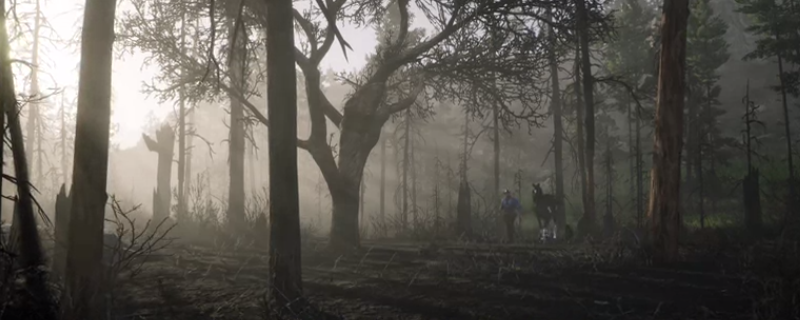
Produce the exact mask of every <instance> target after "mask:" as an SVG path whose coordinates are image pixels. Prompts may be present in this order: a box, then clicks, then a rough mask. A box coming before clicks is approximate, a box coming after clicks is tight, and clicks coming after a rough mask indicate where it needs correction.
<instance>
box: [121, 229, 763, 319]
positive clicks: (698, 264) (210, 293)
mask: <svg viewBox="0 0 800 320" xmlns="http://www.w3.org/2000/svg"><path fill="white" fill-rule="evenodd" d="M322 247H324V244H323V243H321V241H312V240H308V241H306V242H305V243H304V248H303V278H304V283H303V285H304V290H305V293H306V295H307V297H308V300H309V301H310V302H312V303H313V304H314V305H316V306H317V307H319V308H321V309H322V310H325V311H326V312H328V313H331V314H335V315H337V316H338V317H341V318H343V319H465V320H466V319H504V320H513V319H525V320H530V319H554V320H570V319H620V320H624V319H682V320H687V319H754V314H753V312H754V311H753V309H754V306H757V305H759V302H758V301H759V299H761V298H763V297H759V296H763V294H762V293H763V292H762V293H759V292H760V291H758V290H760V289H753V288H762V287H765V286H764V285H761V284H763V283H766V282H764V281H756V282H755V284H756V285H752V284H751V283H754V282H752V281H745V280H747V279H749V278H752V277H750V276H747V275H746V274H748V273H749V272H746V271H744V270H745V269H743V267H742V266H744V265H747V264H748V263H749V262H747V261H751V262H752V261H753V259H752V258H746V259H742V256H741V255H739V256H735V257H734V256H727V255H725V254H723V253H720V252H710V251H703V252H699V251H698V252H697V253H687V255H688V256H687V258H686V259H685V260H686V261H687V262H684V263H681V264H680V265H676V266H674V267H669V268H656V267H650V266H647V265H645V264H642V263H632V262H625V261H623V260H618V259H617V258H616V257H618V256H619V255H618V253H620V252H621V251H620V249H619V248H613V247H608V248H600V247H597V246H589V245H581V246H577V245H572V246H566V245H562V246H557V245H550V246H547V245H488V244H483V245H478V244H468V245H467V244H451V245H447V244H440V245H438V246H436V248H432V247H431V246H430V245H427V244H424V243H408V242H406V243H402V242H388V241H387V242H365V243H364V245H363V249H362V250H360V251H358V252H354V253H352V254H349V255H344V256H332V255H329V254H326V253H324V251H322V250H321V248H322ZM738 251H741V250H738ZM756 251H758V250H756ZM748 252H753V250H750V251H748ZM267 265H268V255H267V252H266V250H263V251H262V250H256V249H247V250H244V249H242V250H233V249H231V248H223V247H215V246H209V245H206V246H201V245H196V244H186V243H184V244H177V243H176V244H173V245H171V246H170V247H169V248H168V249H164V251H163V252H161V253H160V254H159V255H158V256H155V257H151V258H150V259H149V260H148V262H146V263H145V264H144V266H143V269H142V270H143V271H142V273H141V274H139V275H138V276H137V278H136V280H135V281H134V282H133V284H132V285H126V286H125V287H126V288H127V289H125V290H123V291H124V292H122V293H121V294H120V295H119V297H120V298H121V300H123V301H124V302H125V305H126V307H125V308H124V309H126V310H119V309H118V315H120V316H122V317H117V318H118V319H121V318H126V319H192V320H201V319H264V316H263V314H264V313H265V310H266V307H265V304H264V297H265V289H266V288H267V281H268V275H267ZM761 300H763V299H761ZM762 309H763V308H762ZM759 318H761V317H759Z"/></svg>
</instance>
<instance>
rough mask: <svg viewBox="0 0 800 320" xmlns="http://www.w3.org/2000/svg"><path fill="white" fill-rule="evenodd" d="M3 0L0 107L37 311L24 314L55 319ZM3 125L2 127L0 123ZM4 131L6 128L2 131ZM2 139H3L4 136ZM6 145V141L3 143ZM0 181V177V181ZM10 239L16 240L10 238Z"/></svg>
mask: <svg viewBox="0 0 800 320" xmlns="http://www.w3.org/2000/svg"><path fill="white" fill-rule="evenodd" d="M5 4H6V3H5V1H0V108H2V109H0V111H2V112H3V113H4V116H5V118H6V119H8V129H9V136H10V140H11V153H12V155H13V159H14V172H15V174H16V185H17V195H18V199H17V208H16V209H15V210H14V212H15V216H14V219H15V220H18V221H19V223H18V231H19V235H18V237H15V238H18V239H19V250H18V251H17V252H18V253H19V266H20V267H21V270H22V272H23V273H22V276H23V277H24V279H25V289H27V292H28V293H29V294H30V296H29V297H30V298H32V300H33V301H34V304H33V305H34V306H35V308H34V310H28V311H29V312H34V311H35V312H37V313H38V314H36V315H33V314H29V315H27V316H29V317H31V318H35V317H37V316H38V318H40V319H45V320H55V319H56V312H55V308H54V307H55V303H54V302H53V300H52V295H51V292H50V289H49V287H48V284H47V277H46V272H44V270H46V269H45V257H44V253H43V252H42V244H41V240H40V238H39V231H38V229H37V227H36V219H35V217H34V209H33V196H32V194H31V185H30V182H31V181H30V176H29V174H28V162H27V159H26V158H25V156H26V155H25V145H24V141H23V140H24V138H23V136H22V125H21V124H20V120H19V105H18V101H17V99H16V92H15V91H14V75H13V74H12V72H11V59H10V56H9V51H10V44H9V38H8V31H7V30H6V26H7V24H6V12H7V11H6V10H5V9H6V8H5ZM3 128H5V127H3ZM4 135H5V130H4V132H3V135H0V136H4ZM3 140H5V139H3ZM3 145H5V143H3ZM0 182H1V181H0ZM12 239H13V240H16V239H14V238H12Z"/></svg>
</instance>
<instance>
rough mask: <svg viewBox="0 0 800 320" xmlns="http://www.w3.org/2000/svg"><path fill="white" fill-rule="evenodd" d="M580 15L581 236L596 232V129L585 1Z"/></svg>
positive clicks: (581, 2)
mask: <svg viewBox="0 0 800 320" xmlns="http://www.w3.org/2000/svg"><path fill="white" fill-rule="evenodd" d="M576 10H577V14H578V36H579V39H580V40H579V41H580V57H581V59H580V60H581V61H580V66H581V71H582V72H581V73H582V76H583V99H584V106H585V111H584V116H585V118H584V119H583V120H584V121H585V123H586V124H585V127H584V131H585V132H586V156H585V162H586V166H585V168H586V201H585V202H584V207H583V217H581V220H580V223H579V227H578V231H579V233H580V234H581V235H588V234H592V233H593V232H594V230H595V210H596V208H595V198H594V194H595V192H594V191H595V190H594V189H595V183H594V154H595V129H594V115H595V112H594V78H593V77H592V62H591V57H590V54H589V27H590V26H589V14H588V10H587V8H586V2H585V0H577V1H576Z"/></svg>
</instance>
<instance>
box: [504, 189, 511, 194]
mask: <svg viewBox="0 0 800 320" xmlns="http://www.w3.org/2000/svg"><path fill="white" fill-rule="evenodd" d="M503 194H511V191H508V189H503Z"/></svg>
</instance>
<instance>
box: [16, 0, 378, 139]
mask: <svg viewBox="0 0 800 320" xmlns="http://www.w3.org/2000/svg"><path fill="white" fill-rule="evenodd" d="M41 1H43V2H42V5H41V6H42V11H43V14H44V16H45V17H46V18H47V19H48V20H49V22H50V24H51V25H52V26H53V29H54V30H56V33H57V34H58V37H59V38H61V39H69V38H70V37H72V36H73V35H75V34H79V30H80V26H81V24H82V18H83V10H82V9H81V8H82V4H83V2H84V1H82V0H41ZM130 7H131V5H130V3H128V2H127V1H126V0H120V3H119V6H118V8H117V14H118V16H119V13H120V12H124V11H126V10H128V9H129V8H130ZM30 8H31V9H28V10H31V11H32V7H30ZM20 10H24V9H20ZM31 21H32V19H31ZM31 24H32V23H31ZM31 28H32V27H31ZM339 28H340V30H341V32H342V34H343V36H344V37H345V39H346V41H347V42H348V43H350V46H351V47H352V49H353V50H352V51H348V53H347V57H348V60H345V58H344V55H343V53H342V50H341V49H340V46H339V45H338V44H336V45H335V46H334V48H332V50H330V52H329V53H328V55H327V56H326V58H325V59H324V60H323V61H322V63H321V69H323V70H325V69H333V70H335V71H345V70H348V71H349V70H356V69H359V68H361V67H363V65H364V64H365V63H366V56H367V54H369V53H370V52H371V51H372V50H373V48H374V46H375V36H374V32H373V31H372V30H371V29H369V28H366V29H365V28H361V29H359V28H356V27H355V26H353V25H348V24H344V25H340V27H339ZM12 54H13V53H12ZM115 55H117V58H116V59H115V60H114V62H113V78H112V88H113V93H112V97H113V98H112V99H113V102H112V105H113V115H112V119H111V120H112V125H116V126H117V127H118V130H119V131H118V132H117V134H116V135H115V136H114V137H113V138H112V140H113V141H112V143H115V144H118V145H119V147H120V148H127V147H132V146H134V145H136V144H137V143H138V141H139V140H140V139H141V133H142V130H143V128H144V127H146V126H147V124H148V123H147V122H148V121H149V119H151V118H149V115H150V114H151V113H152V114H154V115H155V116H156V117H157V118H158V119H164V118H165V117H166V116H167V114H168V113H169V112H171V111H172V110H173V103H172V102H166V103H161V104H160V103H159V101H158V100H156V99H155V98H150V97H148V96H147V95H145V94H143V93H142V92H141V88H142V83H143V82H145V81H149V80H150V79H151V78H153V77H154V75H156V74H157V72H158V69H157V67H155V66H146V65H145V64H144V61H145V58H146V57H147V53H138V54H125V55H121V56H120V53H119V52H116V50H115ZM41 56H43V57H47V59H49V60H50V62H49V63H43V64H42V67H41V72H42V73H45V75H42V76H40V77H41V78H42V79H43V80H42V82H45V83H43V84H42V90H46V89H45V88H47V87H52V86H53V85H52V81H55V82H56V83H57V84H59V86H62V87H63V86H65V84H70V85H69V86H70V87H73V88H68V90H70V91H72V92H73V94H74V92H75V91H74V90H76V89H74V88H77V83H78V68H77V66H78V63H79V61H80V58H79V56H80V55H79V50H77V49H72V50H65V49H64V47H63V45H62V46H61V47H59V46H43V47H42V49H41ZM12 59H13V58H12ZM20 70H22V69H20ZM16 78H18V79H20V76H16ZM51 78H52V79H53V80H52V81H51V82H50V83H51V84H50V85H49V86H48V84H46V82H48V81H50V80H48V79H51ZM264 85H266V84H264ZM22 86H23V84H22V81H19V80H17V87H18V88H19V89H20V90H26V89H22V88H23V87H22ZM43 94H44V93H43Z"/></svg>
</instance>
